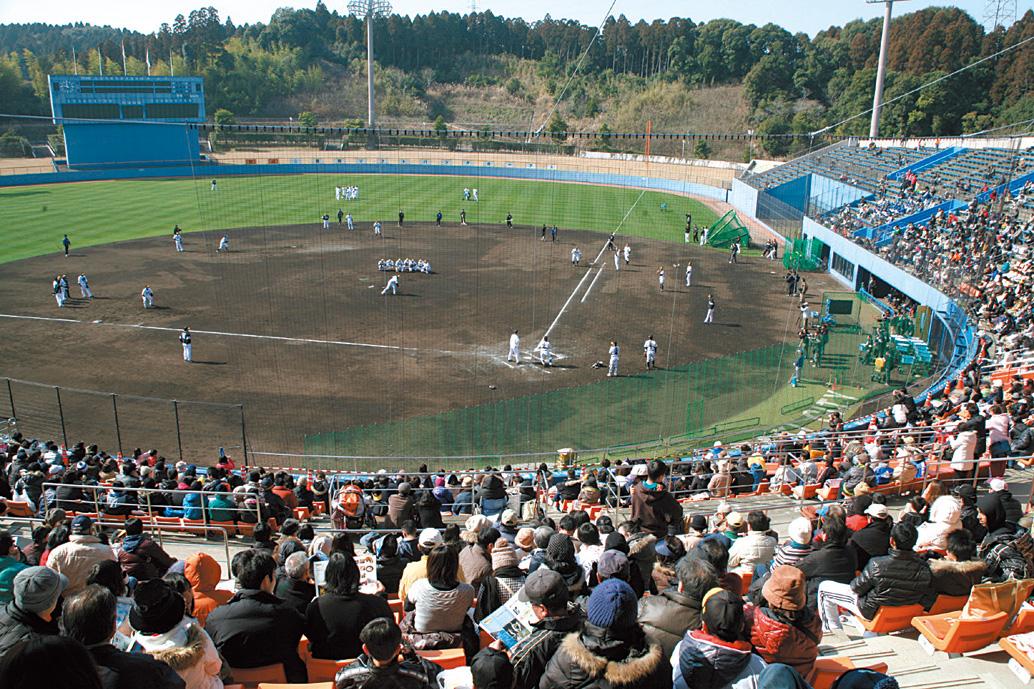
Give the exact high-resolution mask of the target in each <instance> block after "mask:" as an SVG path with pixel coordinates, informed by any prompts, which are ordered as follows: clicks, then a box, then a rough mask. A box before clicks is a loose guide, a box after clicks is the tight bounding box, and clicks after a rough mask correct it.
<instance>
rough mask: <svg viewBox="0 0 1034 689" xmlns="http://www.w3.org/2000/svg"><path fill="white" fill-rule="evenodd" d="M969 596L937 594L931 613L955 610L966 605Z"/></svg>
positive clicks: (938, 613)
mask: <svg viewBox="0 0 1034 689" xmlns="http://www.w3.org/2000/svg"><path fill="white" fill-rule="evenodd" d="M968 600H969V596H943V595H942V596H937V600H935V601H934V604H933V605H932V606H930V613H929V614H931V615H941V614H944V613H946V612H955V611H956V610H962V608H964V607H966V601H968Z"/></svg>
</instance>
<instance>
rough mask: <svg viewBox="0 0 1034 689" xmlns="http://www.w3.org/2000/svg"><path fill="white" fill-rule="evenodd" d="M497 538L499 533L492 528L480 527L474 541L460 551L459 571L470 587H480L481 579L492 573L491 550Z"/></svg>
mask: <svg viewBox="0 0 1034 689" xmlns="http://www.w3.org/2000/svg"><path fill="white" fill-rule="evenodd" d="M472 519H473V517H471V520H472ZM468 521H470V520H468ZM499 537H500V536H499V531H498V530H497V529H495V528H494V527H491V526H484V527H481V529H480V530H478V531H477V536H476V540H475V541H474V542H473V543H470V544H468V545H467V546H466V547H464V548H463V550H461V551H460V554H459V558H460V571H462V572H463V579H464V580H465V581H468V582H470V585H471V586H474V587H480V586H481V581H482V579H484V578H485V577H487V576H488V575H489V574H491V573H492V548H494V547H495V542H496V541H498V540H499Z"/></svg>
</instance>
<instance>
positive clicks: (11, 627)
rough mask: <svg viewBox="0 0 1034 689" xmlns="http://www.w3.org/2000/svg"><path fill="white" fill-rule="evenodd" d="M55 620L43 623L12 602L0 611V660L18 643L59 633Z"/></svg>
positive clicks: (37, 617) (36, 616) (37, 616)
mask: <svg viewBox="0 0 1034 689" xmlns="http://www.w3.org/2000/svg"><path fill="white" fill-rule="evenodd" d="M60 631H61V630H60V629H59V628H58V625H57V620H51V621H50V622H45V621H44V620H43V619H42V618H40V616H39V615H36V614H35V613H31V612H25V611H24V610H22V609H21V608H19V607H18V606H16V605H15V604H14V603H13V602H11V603H8V604H7V605H5V606H4V608H3V610H2V611H0V658H2V657H3V656H4V654H6V653H7V652H8V651H9V650H11V647H12V646H14V645H15V644H17V643H18V642H19V641H23V640H25V639H31V638H37V637H41V636H51V635H53V636H57V635H58V634H59V633H60Z"/></svg>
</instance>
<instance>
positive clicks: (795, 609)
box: [747, 565, 822, 677]
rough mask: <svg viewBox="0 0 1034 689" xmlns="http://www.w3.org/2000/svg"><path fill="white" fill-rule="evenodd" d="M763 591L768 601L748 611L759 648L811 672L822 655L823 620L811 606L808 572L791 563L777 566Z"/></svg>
mask: <svg viewBox="0 0 1034 689" xmlns="http://www.w3.org/2000/svg"><path fill="white" fill-rule="evenodd" d="M761 595H762V597H763V600H764V602H763V603H762V604H761V605H758V606H754V607H753V608H752V609H749V610H748V612H747V624H748V625H749V626H750V641H751V643H752V644H754V650H755V652H756V653H757V654H758V655H760V656H761V657H762V658H764V660H765V662H768V663H784V664H786V665H789V666H790V667H792V668H793V669H795V670H797V671H798V672H799V673H801V674H802V675H804V676H805V677H806V676H808V674H809V673H810V672H811V669H812V667H813V666H814V665H815V658H817V657H818V655H819V639H821V638H822V621H821V620H820V619H819V616H818V615H816V614H815V612H814V611H813V610H812V609H810V608H808V606H807V597H808V593H807V581H806V579H805V577H804V572H802V571H801V570H799V569H797V568H796V567H793V566H790V565H779V566H777V567H775V568H773V569H772V572H771V574H770V575H769V577H768V580H767V581H765V584H764V586H763V587H762V589H761Z"/></svg>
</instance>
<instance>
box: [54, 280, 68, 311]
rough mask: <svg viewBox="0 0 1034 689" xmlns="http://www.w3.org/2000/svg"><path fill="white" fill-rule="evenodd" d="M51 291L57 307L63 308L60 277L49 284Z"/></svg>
mask: <svg viewBox="0 0 1034 689" xmlns="http://www.w3.org/2000/svg"><path fill="white" fill-rule="evenodd" d="M51 290H52V291H53V292H54V300H55V301H56V302H57V305H58V307H63V306H64V305H65V293H64V290H62V289H61V276H60V275H57V276H55V277H54V282H53V283H51Z"/></svg>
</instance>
